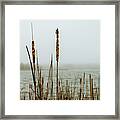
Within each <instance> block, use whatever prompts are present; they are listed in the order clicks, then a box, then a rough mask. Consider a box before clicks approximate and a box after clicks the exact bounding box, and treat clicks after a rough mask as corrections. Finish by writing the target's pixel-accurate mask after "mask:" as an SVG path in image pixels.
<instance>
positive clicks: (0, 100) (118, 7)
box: [0, 0, 120, 119]
mask: <svg viewBox="0 0 120 120" xmlns="http://www.w3.org/2000/svg"><path fill="white" fill-rule="evenodd" d="M5 5H114V6H115V115H6V114H5V107H6V106H5V100H6V99H5V68H6V67H5V66H6V65H5V20H6V18H5ZM1 9H2V11H1V66H0V68H1V82H0V83H1V84H0V88H1V89H0V108H1V113H0V118H1V119H119V114H120V113H119V108H120V107H119V39H120V38H119V22H120V21H119V14H120V3H119V1H117V0H115V1H114V0H110V1H108V0H101V1H81V0H79V1H2V2H1Z"/></svg>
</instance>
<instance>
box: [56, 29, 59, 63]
mask: <svg viewBox="0 0 120 120" xmlns="http://www.w3.org/2000/svg"><path fill="white" fill-rule="evenodd" d="M56 38H57V40H56V61H57V62H58V60H59V31H58V28H57V30H56Z"/></svg>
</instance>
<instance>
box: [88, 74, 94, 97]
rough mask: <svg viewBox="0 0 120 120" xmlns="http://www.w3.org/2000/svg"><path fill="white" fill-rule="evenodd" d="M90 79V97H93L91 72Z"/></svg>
mask: <svg viewBox="0 0 120 120" xmlns="http://www.w3.org/2000/svg"><path fill="white" fill-rule="evenodd" d="M89 80H90V97H91V99H93V79H92V78H91V74H90V75H89Z"/></svg>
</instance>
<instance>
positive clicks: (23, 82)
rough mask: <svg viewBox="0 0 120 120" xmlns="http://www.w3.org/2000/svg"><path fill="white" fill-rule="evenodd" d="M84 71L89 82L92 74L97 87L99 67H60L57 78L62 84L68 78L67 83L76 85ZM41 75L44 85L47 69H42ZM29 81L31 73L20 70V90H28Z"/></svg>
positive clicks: (54, 75)
mask: <svg viewBox="0 0 120 120" xmlns="http://www.w3.org/2000/svg"><path fill="white" fill-rule="evenodd" d="M84 72H85V79H87V80H88V83H89V76H88V75H89V74H91V75H92V78H93V82H94V83H95V84H94V85H95V86H96V87H99V84H100V69H99V68H94V67H93V68H92V67H90V68H86V67H85V68H84V67H82V68H80V67H76V68H75V67H72V66H70V67H61V68H60V69H59V79H60V80H61V81H62V84H63V85H64V84H65V82H66V80H68V82H69V84H72V85H74V86H76V87H77V83H79V82H80V78H82V77H83V74H84ZM42 76H43V77H44V85H46V81H47V80H48V69H46V68H43V69H42ZM53 81H54V83H55V82H56V70H54V72H53ZM29 83H31V84H33V81H32V74H31V71H30V70H26V71H25V70H24V71H23V70H21V71H20V88H21V91H22V90H26V91H27V90H28V85H29Z"/></svg>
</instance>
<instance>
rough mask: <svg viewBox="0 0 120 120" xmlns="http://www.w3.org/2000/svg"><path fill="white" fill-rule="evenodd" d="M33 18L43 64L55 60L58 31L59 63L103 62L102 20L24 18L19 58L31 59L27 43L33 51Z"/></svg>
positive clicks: (27, 61) (23, 60)
mask: <svg viewBox="0 0 120 120" xmlns="http://www.w3.org/2000/svg"><path fill="white" fill-rule="evenodd" d="M31 22H32V24H33V31H34V40H35V45H36V48H37V52H38V55H39V63H40V64H49V63H50V55H51V54H53V60H54V62H55V60H56V58H55V56H56V55H55V49H56V48H55V43H56V38H55V31H56V29H57V28H58V29H59V32H60V64H100V21H98V20H42V21H41V20H21V21H20V62H22V63H29V60H28V55H27V52H26V48H25V45H27V46H28V48H29V50H30V52H31V41H32V38H31Z"/></svg>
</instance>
